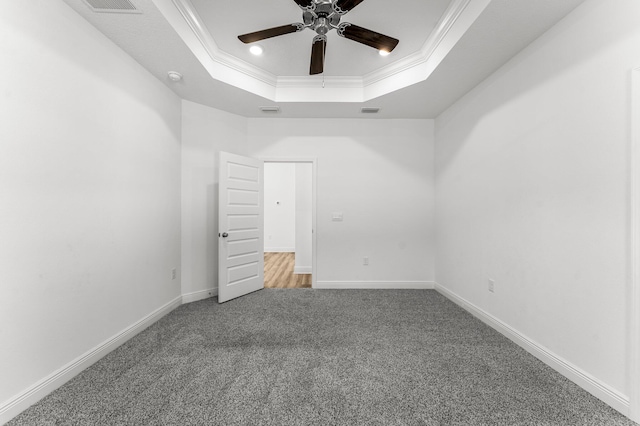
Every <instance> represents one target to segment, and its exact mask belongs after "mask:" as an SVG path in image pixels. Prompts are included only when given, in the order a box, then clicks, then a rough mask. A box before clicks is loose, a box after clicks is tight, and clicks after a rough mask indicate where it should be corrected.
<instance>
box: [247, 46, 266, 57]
mask: <svg viewBox="0 0 640 426" xmlns="http://www.w3.org/2000/svg"><path fill="white" fill-rule="evenodd" d="M249 52H251V53H252V54H254V55H256V56H260V55H262V52H263V49H262V47H261V46H258V45H257V44H256V45H255V46H251V47H250V48H249Z"/></svg>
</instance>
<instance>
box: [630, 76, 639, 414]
mask: <svg viewBox="0 0 640 426" xmlns="http://www.w3.org/2000/svg"><path fill="white" fill-rule="evenodd" d="M631 91H632V92H631V114H630V122H631V123H630V124H631V147H630V152H631V155H630V157H631V161H630V163H631V164H630V165H629V166H630V167H629V168H630V174H631V176H630V182H631V188H630V192H631V193H630V201H631V202H630V203H629V204H630V209H631V211H630V215H629V216H630V220H631V223H630V229H631V241H630V250H629V265H630V271H629V274H630V279H629V287H630V288H629V294H630V295H631V297H630V302H629V317H628V318H629V321H630V324H629V335H628V339H629V340H628V342H629V343H628V348H629V349H628V351H629V353H628V365H629V369H630V373H631V374H629V380H630V383H629V417H630V418H631V420H634V421H636V422H639V423H640V338H638V337H639V336H640V67H638V68H634V69H633V70H632V71H631Z"/></svg>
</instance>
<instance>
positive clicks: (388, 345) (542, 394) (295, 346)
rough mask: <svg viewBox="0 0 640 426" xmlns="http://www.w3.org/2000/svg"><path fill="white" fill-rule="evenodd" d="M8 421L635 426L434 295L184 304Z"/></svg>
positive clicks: (315, 294)
mask: <svg viewBox="0 0 640 426" xmlns="http://www.w3.org/2000/svg"><path fill="white" fill-rule="evenodd" d="M9 424H10V425H147V424H153V425H240V424H242V425H357V424H366V425H634V424H635V423H633V422H631V421H630V420H627V419H626V418H625V417H624V416H622V415H620V414H618V413H617V412H616V411H615V410H613V409H612V408H610V407H608V406H607V405H605V404H604V403H602V402H600V401H599V400H597V399H596V398H594V397H592V396H591V395H589V394H588V393H587V392H585V391H583V390H582V389H580V388H579V387H578V386H576V385H575V384H573V383H571V382H570V381H568V380H567V379H565V378H564V377H562V376H561V375H559V374H558V373H556V372H554V371H553V370H551V369H549V368H548V367H546V366H545V365H544V364H542V363H541V362H540V361H538V360H536V359H535V358H533V357H532V356H531V355H529V354H527V353H526V352H525V351H524V350H522V349H520V348H519V347H518V346H516V345H515V344H513V343H511V342H510V341H509V340H507V339H506V338H505V337H503V336H502V335H500V334H499V333H497V332H495V331H494V330H492V329H490V328H489V327H487V326H485V325H484V324H482V323H481V322H480V321H478V320H476V319H475V318H473V317H472V316H470V315H469V314H467V313H466V312H464V311H463V310H461V309H460V308H458V307H457V306H456V305H454V304H453V303H451V302H449V301H448V300H447V299H445V298H444V297H443V296H441V295H440V294H438V293H436V292H435V291H432V290H310V289H299V290H296V289H293V290H271V289H265V290H261V291H259V292H256V293H253V294H250V295H248V296H245V297H242V298H240V299H236V300H232V301H230V302H227V303H225V304H223V305H218V304H217V302H216V300H214V299H208V300H204V301H201V302H196V303H191V304H188V305H183V306H181V307H180V308H178V309H176V310H175V311H173V312H172V313H171V314H169V315H168V316H166V317H165V318H163V319H162V320H160V321H159V322H158V323H156V324H154V325H153V326H151V327H150V328H148V329H147V330H145V331H144V332H142V333H141V334H139V335H138V336H136V337H135V338H133V339H132V340H130V341H129V342H127V343H126V344H125V345H123V346H121V347H120V348H118V349H116V350H115V351H114V352H112V353H111V354H109V355H108V356H106V357H105V358H104V359H102V360H101V361H100V362H98V363H97V364H95V365H94V366H92V367H91V368H89V369H88V370H86V371H85V372H83V373H82V374H81V375H79V376H78V377H76V378H75V379H73V380H72V381H70V382H69V383H67V384H66V385H65V386H63V387H61V388H60V389H58V390H57V391H55V392H53V393H52V394H51V395H49V396H48V397H46V398H44V399H43V400H42V401H40V402H39V403H38V404H36V405H34V406H33V407H31V408H30V409H28V410H27V411H25V412H24V413H22V414H21V415H20V416H18V417H17V418H15V419H14V420H13V421H12V422H10V423H9Z"/></svg>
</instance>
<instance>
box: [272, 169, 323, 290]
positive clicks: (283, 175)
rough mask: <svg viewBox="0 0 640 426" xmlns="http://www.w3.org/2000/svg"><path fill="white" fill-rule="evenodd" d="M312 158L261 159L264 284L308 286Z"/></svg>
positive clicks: (311, 253) (310, 276)
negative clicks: (262, 176) (262, 168)
mask: <svg viewBox="0 0 640 426" xmlns="http://www.w3.org/2000/svg"><path fill="white" fill-rule="evenodd" d="M314 166H315V162H314V161H311V160H306V161H303V160H286V161H282V160H280V161H278V160H265V162H264V286H265V288H312V287H313V282H314V281H315V280H314V278H315V277H314V274H313V272H314V264H315V255H314V247H315V244H314V240H315V238H314V232H313V231H314V219H315V215H314V212H315V203H314V200H315V191H314V172H315V167H314Z"/></svg>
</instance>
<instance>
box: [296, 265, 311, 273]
mask: <svg viewBox="0 0 640 426" xmlns="http://www.w3.org/2000/svg"><path fill="white" fill-rule="evenodd" d="M312 270H313V268H312V267H311V266H294V267H293V273H294V274H311V273H313V271H312Z"/></svg>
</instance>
